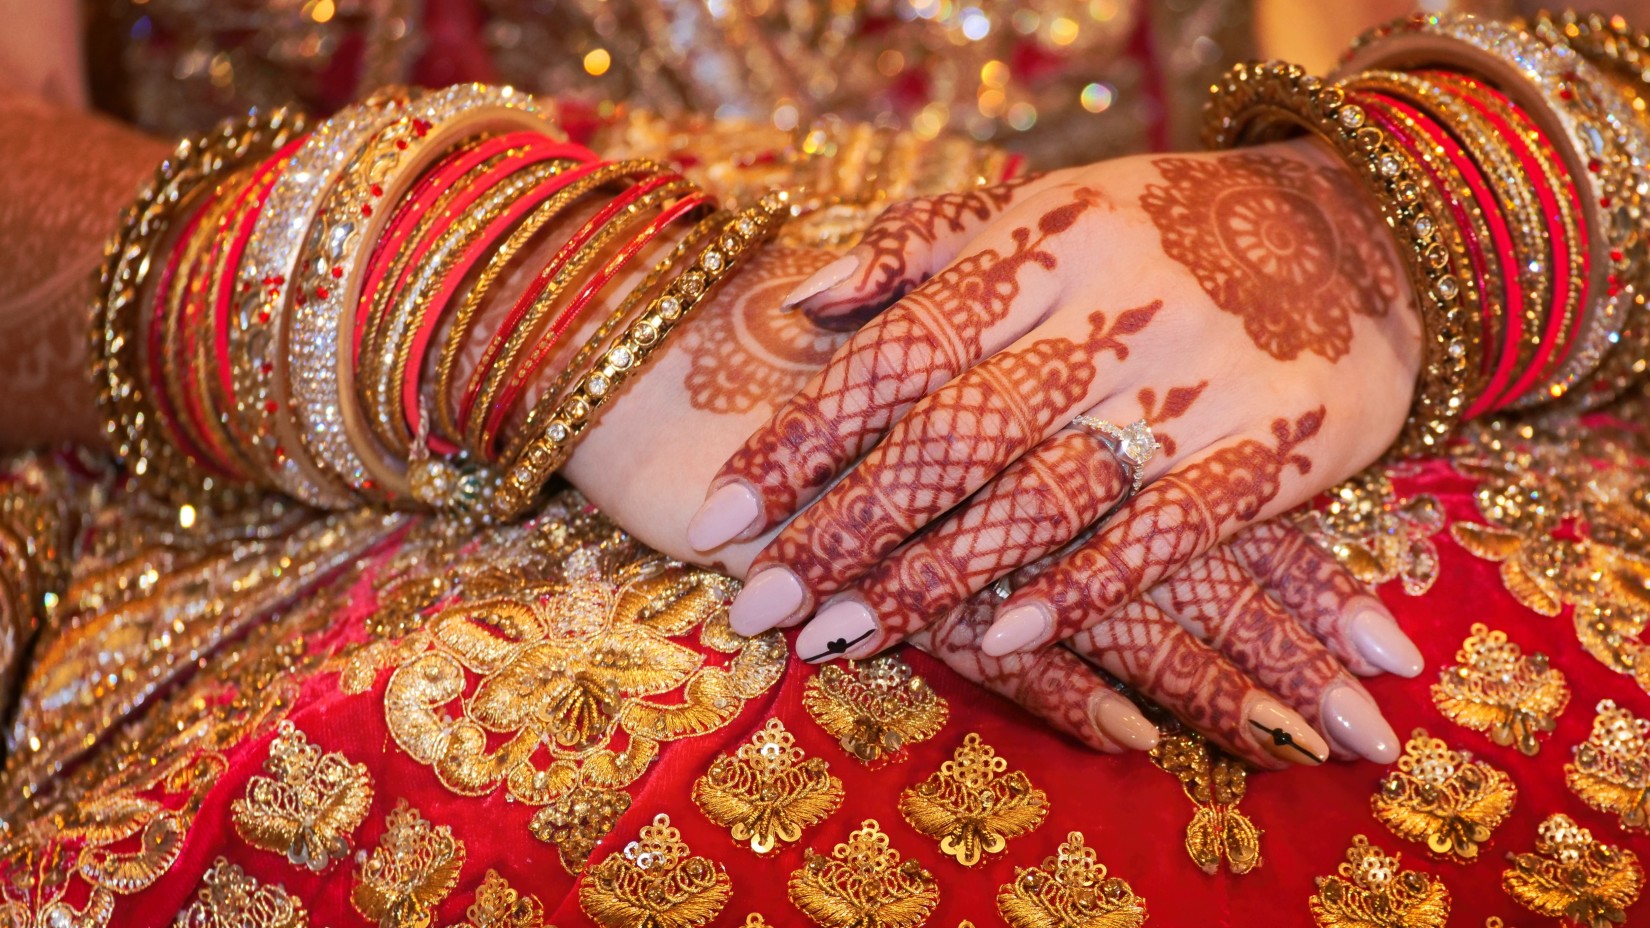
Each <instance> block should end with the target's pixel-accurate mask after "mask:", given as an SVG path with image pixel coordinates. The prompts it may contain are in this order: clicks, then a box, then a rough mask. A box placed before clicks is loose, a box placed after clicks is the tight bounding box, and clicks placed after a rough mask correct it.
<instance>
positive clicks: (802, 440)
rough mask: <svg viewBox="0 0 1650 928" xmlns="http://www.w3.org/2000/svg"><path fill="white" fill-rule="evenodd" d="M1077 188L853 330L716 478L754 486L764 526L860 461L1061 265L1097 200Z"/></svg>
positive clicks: (975, 355)
mask: <svg viewBox="0 0 1650 928" xmlns="http://www.w3.org/2000/svg"><path fill="white" fill-rule="evenodd" d="M1099 196H1100V195H1099V194H1098V193H1096V192H1095V191H1093V190H1091V189H1088V188H1080V189H1079V190H1078V191H1077V192H1076V196H1075V198H1074V199H1073V200H1072V201H1071V202H1070V203H1067V204H1064V205H1062V206H1059V207H1056V208H1055V209H1052V210H1050V211H1049V212H1048V213H1046V214H1044V215H1043V216H1042V217H1041V218H1040V219H1039V220H1038V222H1037V224H1036V226H1035V228H1034V227H1032V226H1022V227H1020V228H1018V229H1016V230H1015V231H1014V233H1013V235H1012V241H1013V243H1014V246H1013V248H1012V250H1009V251H1008V252H1007V253H1004V252H1002V251H998V250H996V249H992V248H987V249H984V250H982V251H979V252H976V253H975V254H972V255H969V256H968V257H966V258H963V259H961V260H960V261H957V262H955V263H953V264H952V265H951V266H949V267H948V268H946V269H945V270H944V271H942V272H941V273H940V274H938V275H937V276H935V277H934V278H933V279H931V280H929V281H928V282H927V283H926V284H924V285H923V286H921V287H919V288H918V289H916V290H915V291H913V292H912V293H911V294H910V295H909V296H907V297H906V298H905V299H904V300H902V301H901V302H900V304H899V305H898V306H895V307H894V308H893V309H891V310H889V311H888V312H887V313H886V314H884V315H882V316H881V317H879V318H877V319H876V320H874V321H873V322H871V323H870V324H869V325H867V326H866V327H865V328H863V329H861V330H860V331H859V332H857V333H855V334H854V336H853V337H852V338H850V339H849V340H848V343H847V344H845V345H844V346H843V347H842V348H841V349H839V350H838V351H837V353H836V354H835V355H834V356H833V357H832V359H831V363H830V364H828V365H826V367H825V369H824V370H822V371H820V372H819V373H818V374H817V375H816V376H815V377H814V379H813V380H811V381H810V382H809V384H808V386H807V387H805V388H804V389H803V391H802V392H801V393H800V394H798V395H797V396H796V397H794V398H792V399H791V400H789V401H787V402H786V403H785V404H784V405H783V406H781V407H780V409H779V410H778V411H777V412H776V413H775V414H774V416H773V418H772V419H770V420H769V421H768V422H767V423H765V424H763V425H762V426H761V428H759V429H757V431H756V433H755V434H753V435H752V436H751V437H750V438H749V439H748V440H747V441H746V442H745V444H744V446H743V447H742V448H740V450H739V451H737V452H735V453H734V455H733V457H732V458H730V459H729V460H728V463H727V464H725V465H723V467H722V470H721V472H720V473H719V474H718V477H717V480H718V482H720V481H722V480H724V479H726V478H729V477H738V478H743V479H744V480H746V481H748V482H749V483H750V484H751V485H752V486H753V487H755V488H756V491H757V494H758V496H759V497H760V498H761V500H762V506H763V524H762V528H764V529H765V528H768V527H771V526H772V525H774V524H775V523H777V522H778V521H780V520H781V519H784V518H785V517H787V516H789V515H791V514H792V513H794V512H795V511H796V509H797V506H798V504H799V502H800V501H801V500H802V499H804V498H807V497H811V496H812V495H813V494H814V493H815V492H817V491H818V490H819V489H820V488H822V487H824V486H825V485H826V484H827V483H828V482H830V481H831V480H832V479H833V478H834V477H835V476H836V475H837V474H838V473H839V472H841V470H842V469H843V467H845V466H846V465H848V464H849V463H850V462H852V461H855V460H858V459H859V457H860V455H862V454H864V453H865V450H866V449H867V448H869V447H870V446H871V445H872V444H874V443H875V442H876V441H877V439H878V438H879V437H880V436H881V435H882V433H883V430H884V429H886V428H887V427H888V424H889V423H891V422H893V421H895V420H897V419H898V418H899V417H900V416H903V415H904V414H905V412H906V411H907V410H908V409H910V408H911V406H912V405H913V404H914V403H916V402H917V401H918V400H920V399H921V398H923V397H924V396H927V395H928V394H929V393H930V392H932V391H933V390H935V389H938V388H939V387H940V386H941V385H942V384H945V383H947V382H948V381H950V380H951V379H952V378H953V377H955V376H957V375H958V374H959V373H961V372H962V371H964V370H967V369H968V368H969V367H971V366H972V365H973V364H974V362H975V361H976V360H978V359H979V357H980V355H981V353H982V350H983V349H982V347H981V345H982V340H983V338H984V336H985V333H986V332H987V331H988V330H990V329H991V327H992V326H994V325H996V324H997V323H999V322H1001V321H1003V319H1005V318H1006V317H1007V316H1008V313H1009V310H1010V308H1012V307H1013V305H1014V302H1015V300H1016V299H1017V298H1018V297H1019V296H1020V292H1021V281H1020V275H1021V273H1022V272H1023V271H1024V270H1025V269H1026V267H1028V266H1035V267H1039V268H1042V269H1044V270H1053V269H1054V267H1055V258H1054V255H1053V254H1052V253H1051V252H1049V251H1048V250H1046V248H1045V247H1044V246H1045V245H1046V244H1047V243H1048V241H1049V239H1050V238H1052V237H1054V236H1057V235H1059V234H1061V233H1062V232H1065V231H1067V230H1068V229H1070V228H1071V227H1072V226H1073V225H1075V224H1076V222H1077V220H1078V218H1079V217H1080V216H1081V215H1082V214H1083V213H1084V212H1086V211H1087V210H1089V209H1090V208H1092V207H1094V206H1095V205H1097V204H1098V203H1099V202H1100V199H1099Z"/></svg>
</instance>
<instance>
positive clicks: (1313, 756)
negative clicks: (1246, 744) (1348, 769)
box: [1248, 698, 1329, 766]
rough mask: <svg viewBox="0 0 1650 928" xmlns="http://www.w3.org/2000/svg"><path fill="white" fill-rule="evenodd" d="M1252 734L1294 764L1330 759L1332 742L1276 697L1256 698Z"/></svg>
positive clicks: (1266, 748) (1251, 714)
mask: <svg viewBox="0 0 1650 928" xmlns="http://www.w3.org/2000/svg"><path fill="white" fill-rule="evenodd" d="M1248 721H1249V729H1250V730H1249V734H1250V736H1251V737H1253V738H1254V740H1255V743H1256V744H1258V745H1260V746H1261V748H1262V749H1263V750H1264V751H1266V753H1268V754H1270V755H1272V756H1273V757H1276V758H1277V759H1278V760H1281V761H1284V762H1286V763H1291V764H1305V765H1307V766H1316V765H1318V764H1321V763H1323V762H1324V761H1326V760H1328V759H1329V745H1328V744H1327V743H1325V742H1324V740H1323V738H1322V736H1320V735H1319V734H1318V733H1317V732H1315V731H1313V730H1312V726H1310V725H1308V724H1306V720H1305V719H1303V718H1301V717H1300V716H1299V715H1298V714H1296V713H1295V712H1294V711H1293V710H1291V709H1289V708H1287V707H1285V706H1284V705H1283V704H1282V703H1280V702H1277V701H1275V700H1272V699H1267V698H1262V699H1257V700H1255V704H1254V707H1253V708H1251V709H1250V710H1249V719H1248Z"/></svg>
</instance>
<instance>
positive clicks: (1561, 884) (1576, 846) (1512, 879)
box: [1501, 815, 1644, 928]
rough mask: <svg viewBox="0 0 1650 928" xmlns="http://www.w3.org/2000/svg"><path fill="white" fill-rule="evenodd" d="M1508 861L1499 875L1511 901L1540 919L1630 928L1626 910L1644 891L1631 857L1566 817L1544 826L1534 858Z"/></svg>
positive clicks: (1641, 876) (1521, 856)
mask: <svg viewBox="0 0 1650 928" xmlns="http://www.w3.org/2000/svg"><path fill="white" fill-rule="evenodd" d="M1508 858H1509V860H1510V861H1511V863H1512V867H1511V868H1509V869H1508V870H1506V871H1504V872H1503V873H1502V874H1501V888H1502V889H1505V890H1506V891H1507V895H1509V896H1511V897H1513V899H1515V900H1517V902H1518V904H1519V905H1522V906H1524V907H1525V908H1527V909H1529V910H1530V911H1532V912H1534V913H1536V914H1537V915H1544V916H1547V917H1548V918H1561V919H1565V920H1567V921H1569V922H1573V923H1575V924H1578V925H1582V926H1584V928H1606V926H1608V925H1621V924H1626V922H1627V912H1626V910H1627V908H1628V907H1629V906H1631V905H1632V904H1633V903H1634V902H1636V901H1637V900H1638V897H1639V891H1640V890H1641V889H1643V887H1644V869H1643V868H1642V867H1640V866H1639V861H1638V857H1637V856H1635V855H1634V854H1633V852H1631V851H1629V850H1627V849H1625V848H1619V847H1615V846H1613V845H1609V844H1603V843H1600V842H1598V841H1595V840H1593V834H1592V832H1590V831H1588V830H1587V829H1585V828H1583V827H1581V826H1580V825H1577V824H1576V823H1575V822H1573V821H1571V820H1570V818H1569V816H1566V815H1551V816H1548V817H1547V820H1546V821H1544V822H1542V823H1541V826H1540V828H1539V829H1537V836H1536V840H1535V853H1533V854H1509V855H1508Z"/></svg>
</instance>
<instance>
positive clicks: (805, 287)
mask: <svg viewBox="0 0 1650 928" xmlns="http://www.w3.org/2000/svg"><path fill="white" fill-rule="evenodd" d="M857 267H859V257H858V256H856V255H844V256H842V257H840V258H838V259H836V260H835V261H832V262H831V263H830V264H827V265H825V266H824V267H822V268H820V269H819V270H817V271H814V272H813V275H812V276H810V277H809V278H808V279H807V280H804V281H803V282H801V283H799V284H797V285H796V289H795V290H792V291H791V292H790V293H788V294H786V295H785V299H784V301H783V302H782V303H780V306H782V307H784V308H787V309H789V308H792V307H795V306H796V305H797V304H798V303H801V302H802V301H803V300H806V299H808V298H809V297H815V296H818V295H820V294H821V293H824V292H825V291H827V290H829V289H831V288H832V287H834V286H836V285H837V284H840V283H842V282H843V281H845V280H847V279H848V275H850V274H852V273H853V272H854V269H855V268H857Z"/></svg>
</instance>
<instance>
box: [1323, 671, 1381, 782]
mask: <svg viewBox="0 0 1650 928" xmlns="http://www.w3.org/2000/svg"><path fill="white" fill-rule="evenodd" d="M1320 708H1321V709H1322V719H1323V727H1324V728H1326V729H1328V731H1329V737H1330V738H1333V739H1334V740H1335V743H1336V744H1338V745H1340V746H1341V747H1343V748H1346V749H1347V750H1348V751H1351V752H1352V753H1354V754H1356V755H1358V756H1359V757H1366V758H1368V759H1370V760H1372V761H1374V762H1375V763H1377V764H1390V763H1392V762H1393V761H1395V760H1397V759H1398V733H1397V732H1395V731H1393V730H1392V726H1391V725H1388V724H1387V723H1386V719H1385V718H1384V717H1382V715H1381V710H1380V709H1378V708H1376V706H1375V702H1374V701H1373V700H1371V699H1370V698H1369V696H1367V695H1366V694H1364V693H1362V692H1360V691H1359V690H1358V688H1357V687H1355V686H1351V685H1349V684H1345V683H1343V684H1341V685H1339V686H1336V687H1334V688H1332V689H1331V690H1330V691H1329V692H1328V693H1325V694H1324V697H1323V703H1322V705H1321V707H1320Z"/></svg>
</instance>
